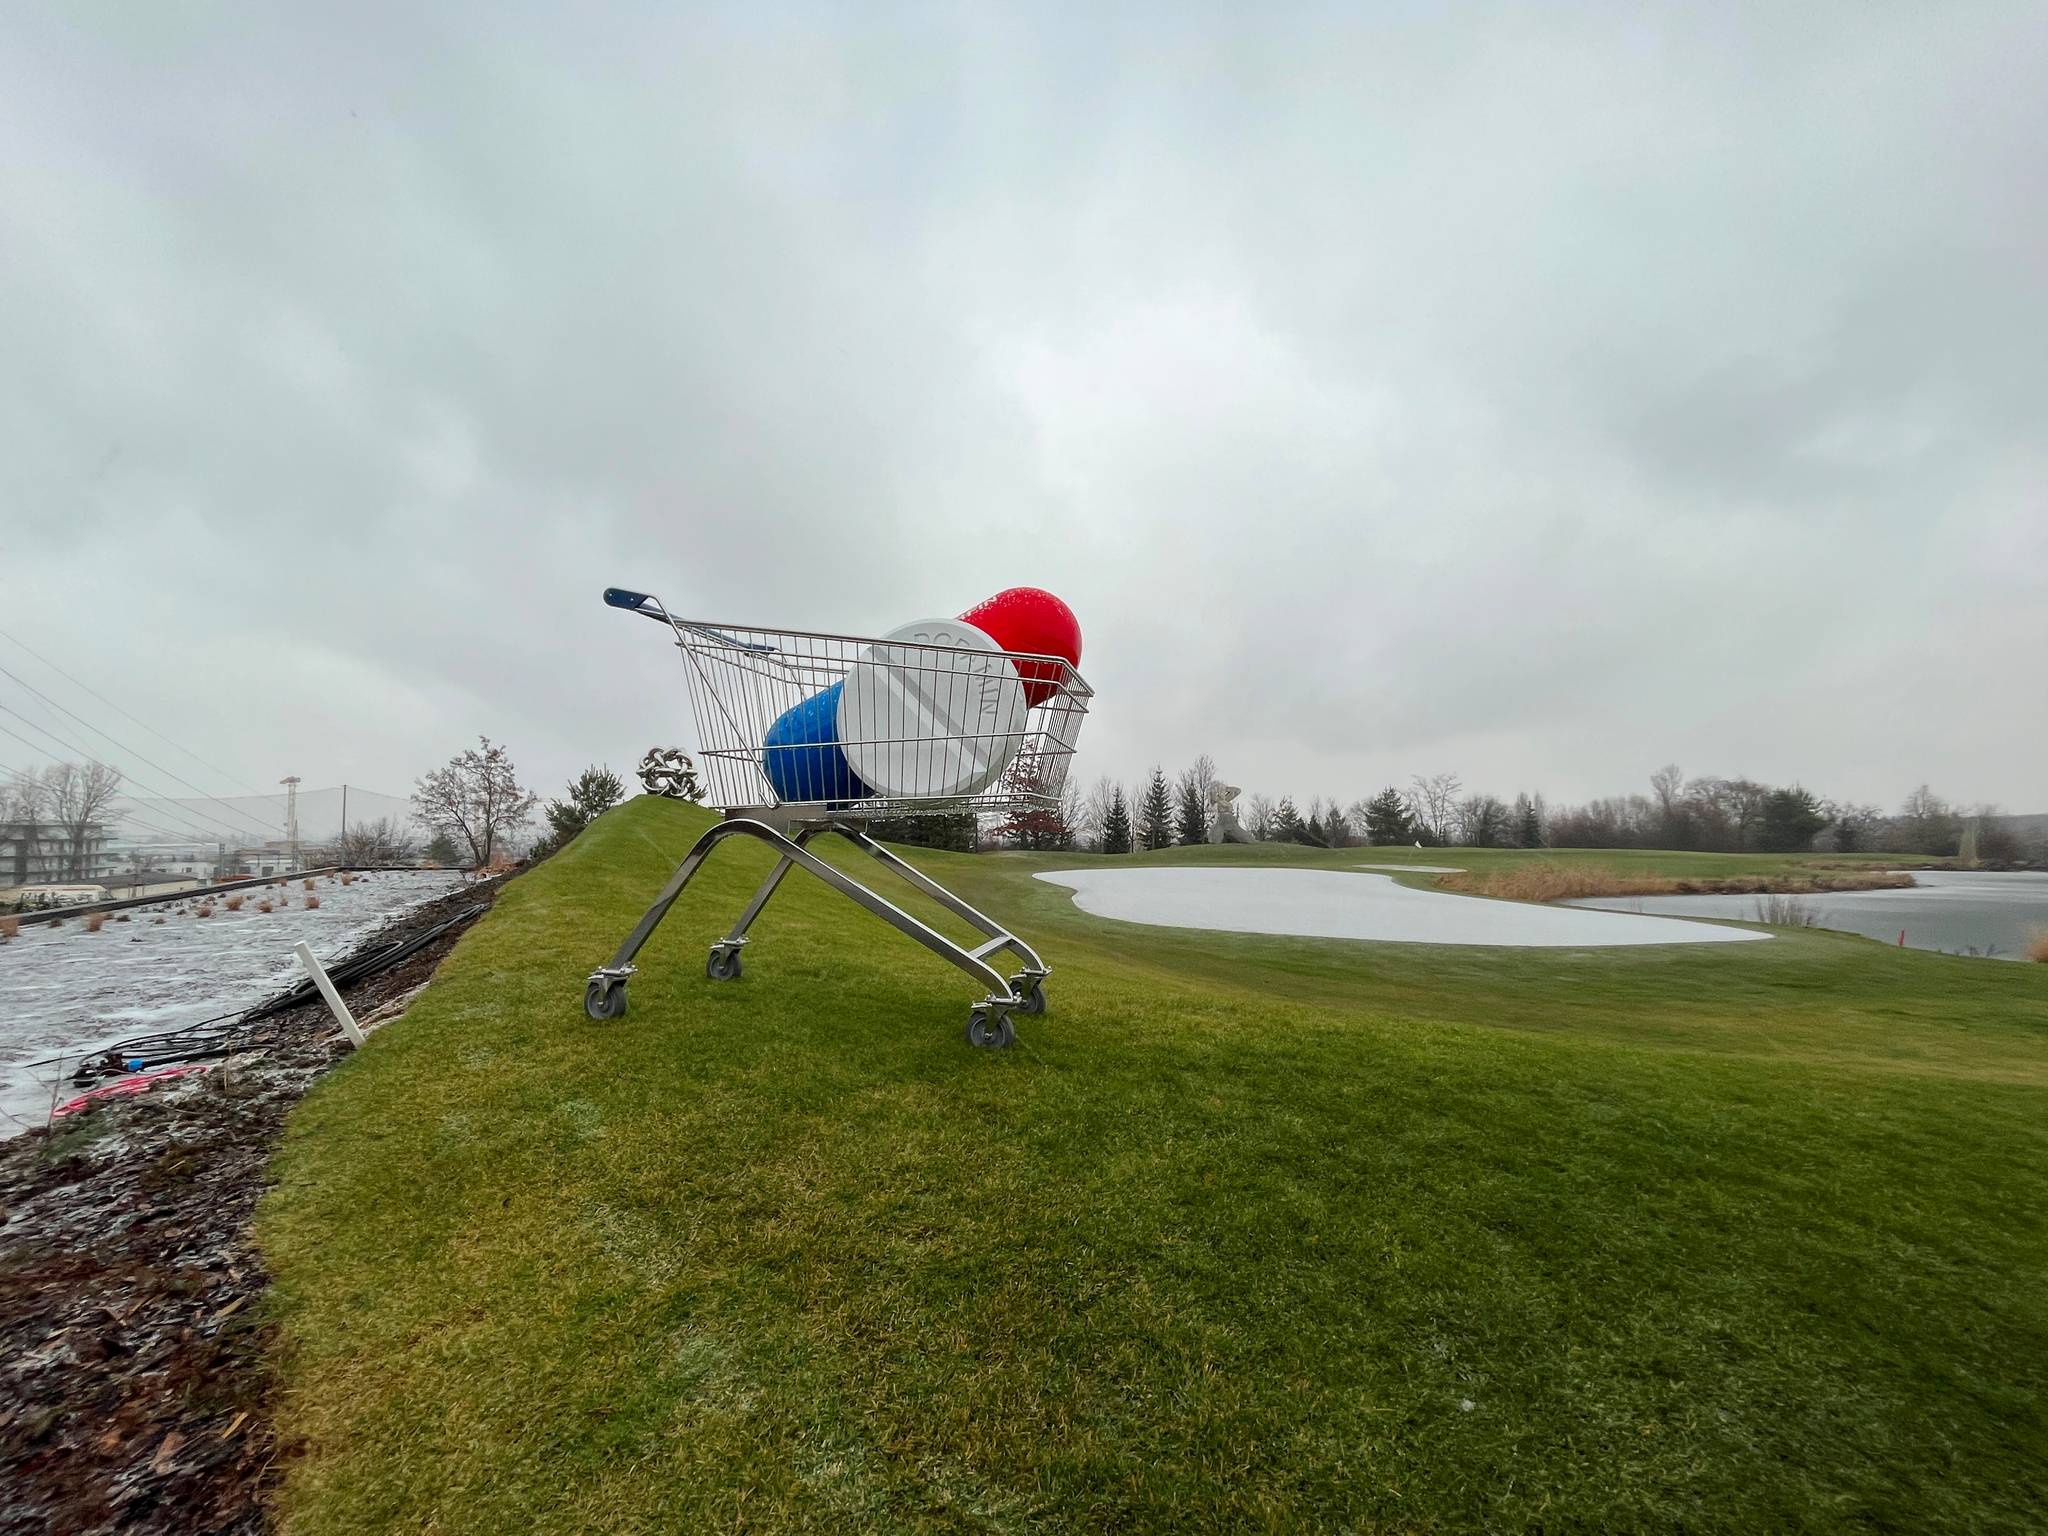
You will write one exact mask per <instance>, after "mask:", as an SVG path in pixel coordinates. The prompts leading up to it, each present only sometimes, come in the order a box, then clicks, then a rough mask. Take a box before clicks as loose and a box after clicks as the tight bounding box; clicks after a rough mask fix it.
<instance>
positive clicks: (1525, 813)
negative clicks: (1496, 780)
mask: <svg viewBox="0 0 2048 1536" xmlns="http://www.w3.org/2000/svg"><path fill="white" fill-rule="evenodd" d="M1515 840H1516V842H1518V843H1519V844H1520V845H1521V846H1522V847H1524V848H1541V847H1542V846H1543V816H1542V813H1541V812H1539V811H1538V810H1537V809H1536V802H1535V801H1534V800H1531V799H1530V798H1529V797H1528V796H1527V795H1517V796H1515Z"/></svg>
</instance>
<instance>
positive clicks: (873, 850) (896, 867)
mask: <svg viewBox="0 0 2048 1536" xmlns="http://www.w3.org/2000/svg"><path fill="white" fill-rule="evenodd" d="M821 832H836V833H838V834H839V836H841V837H843V838H845V839H846V840H847V841H848V842H850V843H852V844H853V846H854V847H856V848H858V849H860V851H861V852H862V853H865V854H867V855H868V856H869V857H870V858H872V859H874V860H875V861H876V862H877V863H879V864H881V865H882V866H883V867H884V868H885V869H888V870H890V871H892V872H893V873H895V874H896V875H898V876H900V877H901V878H902V879H903V880H905V881H907V882H908V883H909V884H910V885H912V886H914V887H915V888H916V889H917V890H919V891H922V892H923V893H924V894H925V895H926V896H929V897H930V898H931V899H932V900H933V901H936V902H937V903H938V904H939V905H940V906H942V907H944V908H945V909H946V910H947V911H948V912H951V913H952V914H953V915H954V916H955V917H958V918H960V919H962V920H963V921H965V922H967V923H970V924H972V925H973V926H974V927H975V928H976V929H977V930H979V931H980V932H981V933H982V934H984V935H985V936H986V937H987V939H988V942H987V943H985V944H979V945H976V946H975V947H974V948H973V949H962V948H961V947H960V946H959V945H958V944H955V943H954V942H953V941H952V940H951V939H949V938H947V937H946V936H945V935H944V934H942V933H940V932H939V931H938V930H937V929H935V928H933V927H931V926H929V925H928V924H925V923H921V922H919V921H918V920H917V919H916V918H914V917H912V916H911V915H910V914H909V913H908V912H905V911H904V910H903V909H902V908H901V907H899V906H897V905H896V904H895V903H894V902H892V901H890V900H888V899H887V898H886V897H883V896H880V895H878V894H876V893H875V892H874V891H872V890H870V889H868V887H866V886H865V885H862V884H861V883H860V882H859V881H858V880H856V879H854V878H853V877H852V876H851V875H848V874H846V873H845V872H843V871H841V870H839V869H836V868H834V867H833V866H832V865H830V864H827V863H826V862H825V861H824V860H823V859H821V858H819V857H818V856H817V855H816V854H814V853H812V852H811V851H810V850H809V847H808V844H809V843H810V842H811V840H812V839H813V838H815V837H817V836H818V835H819V834H820V833H821ZM729 837H751V838H754V839H756V840H757V841H759V842H763V843H766V844H767V845H768V846H769V847H770V848H773V849H774V850H775V851H776V853H777V854H779V855H780V857H779V858H778V859H777V860H776V863H775V868H773V869H772V870H770V871H769V872H768V878H767V879H765V880H763V881H762V882H761V887H760V889H759V890H757V891H755V892H754V897H753V900H751V901H749V902H748V903H747V905H746V910H745V911H743V912H741V913H740V915H739V920H738V921H737V922H735V923H734V924H733V925H732V929H731V931H730V932H728V933H727V934H726V936H725V937H724V938H722V939H720V940H719V941H718V942H717V943H716V944H713V945H712V946H711V956H710V959H708V960H707V961H706V962H705V965H704V974H705V975H707V976H709V977H710V978H711V979H712V980H713V981H737V980H739V977H740V950H741V949H742V948H743V947H744V946H745V945H746V942H747V930H748V929H749V928H750V927H752V926H753V923H754V919H755V918H757V917H759V916H760V915H761V909H762V908H764V907H766V906H767V905H768V902H769V898H771V897H772V896H774V894H775V890H776V887H778V886H779V885H781V884H782V877H783V876H784V875H786V874H788V873H789V871H790V869H791V867H792V866H796V867H801V868H803V869H806V870H808V871H809V872H810V873H812V874H814V875H816V876H817V877H818V878H819V879H820V880H822V881H824V882H825V883H826V884H827V885H829V886H831V887H832V888H833V889H834V890H836V891H838V892H839V893H840V894H841V895H842V896H845V897H847V898H848V899H849V900H851V901H853V902H855V903H857V904H858V905H860V906H862V907H865V908H866V909H867V910H868V911H870V912H872V913H873V914H874V915H875V916H876V917H879V918H880V919H881V920H882V921H883V922H885V923H887V924H889V925H890V926H891V927H892V928H895V929H897V930H898V931H899V932H902V933H906V934H908V935H909V936H910V937H911V938H913V939H915V940H917V942H918V943H920V944H922V945H923V946H924V947H925V948H926V949H928V950H930V951H931V952H932V953H933V954H935V955H938V956H939V957H940V958H942V959H945V960H950V961H952V962H953V964H955V965H957V966H958V967H960V969H961V970H963V971H965V972H966V973H967V974H968V975H969V976H971V977H973V978H974V979H975V980H976V981H977V982H980V983H981V984H983V985H984V986H986V987H987V988H988V996H987V997H985V998H984V999H983V1000H982V1001H981V1002H979V1003H977V1004H975V1005H974V1008H973V1011H972V1012H971V1013H969V1015H968V1018H967V1039H968V1042H969V1043H970V1044H972V1045H977V1046H984V1047H988V1048H991V1049H998V1050H999V1049H1001V1048H1003V1047H1004V1046H1007V1045H1009V1044H1010V1043H1011V1041H1012V1040H1013V1039H1015V1029H1014V1027H1013V1026H1012V1025H1011V1023H1010V1015H1011V1014H1012V1013H1025V1014H1034V1013H1043V1012H1045V987H1044V982H1045V978H1046V977H1047V976H1048V975H1050V974H1051V972H1050V970H1049V969H1048V968H1047V966H1046V964H1045V962H1044V961H1043V960H1041V959H1040V958H1039V957H1038V952H1037V951H1036V950H1034V949H1033V948H1032V947H1031V946H1030V945H1029V944H1026V943H1025V942H1024V941H1023V940H1022V939H1020V938H1018V937H1017V936H1016V935H1015V934H1014V933H1011V932H1009V931H1008V930H1006V929H1004V928H1002V927H1000V926H998V925H997V924H996V923H995V922H994V921H992V920H991V919H990V918H988V917H987V916H985V915H984V914H983V913H981V912H979V911H977V910H976V909H975V908H973V907H971V906H969V905H968V904H967V903H966V902H964V901H962V900H961V899H960V898H959V897H958V896H955V895H954V894H953V893H952V892H951V891H949V890H947V889H946V888H945V887H944V886H943V885H940V884H939V883H938V881H936V880H934V879H932V878H931V877H930V876H929V875H927V874H925V873H923V872H922V871H921V870H919V869H917V868H916V867H915V866H913V865H911V864H908V863H906V862H904V861H903V860H902V859H900V858H898V857H897V856H896V855H895V854H893V853H891V852H890V851H889V850H888V849H887V848H885V847H883V846H882V845H881V844H880V843H878V842H876V841H875V840H874V839H873V838H871V837H869V836H868V834H867V829H866V826H865V824H864V823H859V822H857V821H850V820H841V819H840V818H838V817H836V816H834V815H831V814H830V813H829V812H827V810H826V808H825V807H824V806H822V805H818V806H778V807H776V808H775V809H774V810H773V811H745V812H737V811H736V812H732V813H730V814H728V816H727V818H726V820H724V821H722V822H720V823H719V824H718V825H717V826H715V827H713V828H712V829H711V830H710V831H708V832H706V833H705V834H704V835H703V836H702V837H700V838H698V839H697V843H696V846H695V847H693V848H692V849H691V850H690V851H689V852H688V853H687V854H685V855H684V856H683V861H682V863H680V864H678V865H677V866H676V872H675V874H674V875H672V876H670V877H669V882H668V884H667V886H666V887H664V888H663V890H662V893H661V895H660V896H658V897H656V898H655V902H654V905H653V906H651V907H649V908H648V909H647V913H646V915H645V916H644V917H642V918H641V919H640V921H639V922H638V923H637V924H635V925H634V928H633V931H632V932H631V933H630V934H628V935H627V936H626V942H625V943H623V944H621V945H620V946H619V952H618V953H617V954H615V955H613V956H612V958H611V963H610V964H609V965H603V966H600V967H598V969H596V970H595V971H593V972H591V974H590V983H589V985H588V986H587V987H585V988H584V992H583V1011H584V1012H585V1013H587V1014H589V1015H590V1017H591V1018H593V1019H616V1018H620V1017H623V1016H624V1014H625V1012H626V982H627V981H628V980H629V979H630V978H631V977H632V975H633V973H634V971H635V969H636V967H635V966H634V964H633V957H634V956H635V955H637V954H639V953H640V948H641V946H642V945H644V944H645V943H646V942H647V940H648V939H649V938H650V937H651V936H652V935H653V933H654V930H655V929H656V928H658V927H660V926H661V920H662V919H663V918H664V917H666V916H667V915H668V909H669V908H670V907H672V906H674V905H675V902H676V898H677V897H678V896H680V895H682V893H683V887H684V886H686V885H688V884H689V883H690V879H691V877H692V876H694V875H695V874H696V873H697V870H698V868H699V867H700V866H701V865H702V864H703V862H704V860H705V859H706V858H707V857H709V856H710V853H711V850H712V849H713V848H715V847H717V846H718V845H719V844H720V843H722V842H724V841H725V840H726V839H727V838H729ZM1005 950H1008V951H1009V952H1010V953H1011V954H1012V955H1014V956H1016V958H1017V959H1018V960H1019V961H1020V962H1022V968H1021V969H1020V970H1019V971H1018V972H1017V974H1016V975H1014V976H1012V977H1010V978H1008V979H1007V980H1005V979H1004V976H1003V973H1002V972H1001V971H999V970H997V969H996V968H995V967H994V966H993V965H991V964H989V961H990V960H991V959H993V958H994V957H995V956H997V955H1000V954H1001V953H1002V952H1003V951H1005Z"/></svg>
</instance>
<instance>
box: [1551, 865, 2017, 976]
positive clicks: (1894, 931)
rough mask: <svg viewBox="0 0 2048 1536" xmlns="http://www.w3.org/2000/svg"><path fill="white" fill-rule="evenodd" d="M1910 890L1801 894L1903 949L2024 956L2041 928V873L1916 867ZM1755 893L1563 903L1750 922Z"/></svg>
mask: <svg viewBox="0 0 2048 1536" xmlns="http://www.w3.org/2000/svg"><path fill="white" fill-rule="evenodd" d="M1913 882H1914V883H1913V886H1912V888H1911V889H1910V890H1896V891H1837V892H1830V893H1828V894H1826V895H1819V896H1805V897H1801V898H1800V899H1801V900H1802V901H1803V902H1804V903H1805V904H1806V905H1807V907H1808V908H1809V910H1811V911H1813V912H1814V913H1816V914H1817V915H1818V916H1819V918H1820V925H1821V926H1822V927H1823V928H1838V929H1841V930H1842V931H1844V932H1847V933H1860V934H1863V935H1865V936H1866V937H1868V938H1873V939H1882V940H1884V941H1885V942H1886V943H1889V944H1896V943H1898V942H1899V935H1900V934H1901V933H1904V934H1905V936H1906V938H1905V942H1906V947H1907V948H1909V949H1936V950H1944V951H1946V952H1948V953H1950V954H1966V953H1968V952H1970V951H1971V950H1973V949H1974V950H1975V951H1976V952H1978V953H1979V954H1982V953H1984V952H1985V951H1986V950H1989V951H1990V952H1991V954H1992V955H1993V956H1994V957H1995V958H1997V959H2000V960H2023V959H2025V958H2026V948H2027V943H2028V941H2029V940H2030V939H2031V938H2032V937H2033V936H2034V934H2035V933H2037V932H2039V931H2042V930H2044V929H2048V874H2037V873H2033V872H2031V871H2030V872H2026V873H2014V874H1995V873H1991V872H1988V871H1981V870H1963V869H1932V870H1930V869H1923V870H1915V871H1914V872H1913ZM1759 899H1760V898H1758V897H1755V896H1589V897H1585V898H1583V899H1580V900H1577V901H1573V902H1570V903H1568V905H1570V906H1575V907H1596V908H1598V909H1600V910H1601V911H1605V912H1643V913H1654V914H1657V915H1659V916H1663V917H1732V918H1737V919H1740V920H1741V921H1743V922H1755V921H1756V911H1757V902H1758V900H1759Z"/></svg>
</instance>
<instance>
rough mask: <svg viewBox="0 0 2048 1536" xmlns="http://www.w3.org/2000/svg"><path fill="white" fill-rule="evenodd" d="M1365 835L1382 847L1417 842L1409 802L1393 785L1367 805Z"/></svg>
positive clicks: (1375, 796)
mask: <svg viewBox="0 0 2048 1536" xmlns="http://www.w3.org/2000/svg"><path fill="white" fill-rule="evenodd" d="M1365 835H1366V837H1367V838H1368V839H1369V840H1371V841H1372V842H1375V843H1378V844H1380V845H1381V846H1382V847H1385V846H1390V845H1392V844H1394V843H1412V842H1414V841H1415V823H1414V822H1413V821H1411V820H1410V819H1409V816H1408V802H1407V801H1406V800H1404V799H1402V798H1401V791H1399V790H1398V789H1395V788H1393V787H1392V786H1391V785H1390V786H1389V787H1387V788H1386V789H1383V790H1381V791H1380V792H1379V793H1378V794H1376V795H1374V796H1373V797H1372V799H1370V800H1368V801H1367V802H1366V805H1365Z"/></svg>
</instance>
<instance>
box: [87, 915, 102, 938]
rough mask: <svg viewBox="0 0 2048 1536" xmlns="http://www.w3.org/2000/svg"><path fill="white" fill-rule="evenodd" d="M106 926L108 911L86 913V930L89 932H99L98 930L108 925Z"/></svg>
mask: <svg viewBox="0 0 2048 1536" xmlns="http://www.w3.org/2000/svg"><path fill="white" fill-rule="evenodd" d="M106 926H107V914H106V913H104V912H88V913H86V914H85V931H86V932H87V933H98V932H99V931H100V930H101V929H102V928H104V927H106Z"/></svg>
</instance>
